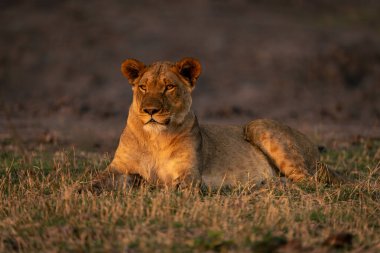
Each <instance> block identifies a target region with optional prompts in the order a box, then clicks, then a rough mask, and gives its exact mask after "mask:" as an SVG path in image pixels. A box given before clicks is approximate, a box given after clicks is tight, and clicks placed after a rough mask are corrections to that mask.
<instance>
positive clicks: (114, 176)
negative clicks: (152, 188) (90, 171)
mask: <svg viewBox="0 0 380 253" xmlns="http://www.w3.org/2000/svg"><path fill="white" fill-rule="evenodd" d="M142 180H143V179H142V177H141V176H139V175H137V174H126V173H120V172H119V171H118V170H117V169H115V168H114V167H112V166H111V165H110V166H108V167H107V168H106V169H105V170H104V171H103V172H101V173H100V174H99V175H97V176H96V177H95V179H94V180H92V181H91V182H89V183H88V184H87V185H85V186H84V187H82V188H81V190H80V191H83V190H87V191H91V192H94V193H97V194H98V193H101V192H103V191H112V190H124V189H128V188H130V187H134V186H138V185H140V184H141V182H142Z"/></svg>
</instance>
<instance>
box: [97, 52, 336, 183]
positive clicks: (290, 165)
mask: <svg viewBox="0 0 380 253" xmlns="http://www.w3.org/2000/svg"><path fill="white" fill-rule="evenodd" d="M121 71H122V73H123V74H124V75H125V76H126V77H127V78H128V80H129V82H130V84H131V85H132V89H133V102H132V104H131V106H130V109H129V116H128V120H127V125H126V127H125V129H124V131H123V133H122V135H121V138H120V143H119V146H118V148H117V150H116V153H115V156H114V159H113V161H112V163H111V164H110V165H109V167H108V168H107V170H106V171H105V173H104V174H103V175H102V176H101V177H100V178H99V179H98V180H96V182H95V184H94V185H95V186H96V187H105V186H106V185H108V183H109V182H110V180H109V178H112V179H117V180H111V181H112V182H113V183H115V182H116V183H117V182H123V183H128V184H130V183H133V182H136V180H137V181H138V180H140V179H143V180H144V181H147V182H148V183H152V184H159V185H165V186H169V187H172V186H179V185H183V186H188V185H189V184H202V185H206V186H208V187H221V186H226V185H228V186H234V185H239V184H246V183H247V182H249V183H252V184H258V183H261V182H263V181H264V180H266V179H268V178H271V177H273V176H274V175H280V174H282V175H285V176H286V177H288V178H289V179H291V180H293V181H300V180H304V179H307V178H311V177H312V176H313V175H316V172H317V171H318V169H319V168H322V169H323V173H319V174H320V175H323V178H322V177H320V179H321V180H323V181H327V182H331V181H333V180H334V179H333V174H332V173H330V171H329V170H328V169H327V168H326V166H324V165H323V166H321V163H320V162H319V152H318V149H317V147H316V146H315V145H314V144H313V143H312V142H311V141H310V140H309V139H308V138H307V137H306V136H305V135H303V134H302V133H300V132H298V131H297V130H294V129H292V128H290V127H287V126H284V125H282V124H280V123H278V122H276V121H272V120H265V119H264V120H254V121H252V122H250V123H249V124H247V125H246V126H212V125H199V124H198V121H197V118H196V116H195V115H194V113H193V112H192V110H191V103H192V99H191V92H192V90H193V89H194V87H195V83H196V80H197V78H198V77H199V75H200V72H201V66H200V64H199V62H198V61H197V60H195V59H193V58H184V59H182V60H181V61H179V62H177V63H172V62H157V63H154V64H152V65H150V66H146V65H145V64H143V63H141V62H139V61H137V60H133V59H128V60H126V61H125V62H124V63H123V64H122V66H121ZM110 175H111V176H112V177H110ZM317 176H318V174H317ZM106 182H108V183H106Z"/></svg>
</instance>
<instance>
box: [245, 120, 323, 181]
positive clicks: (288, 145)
mask: <svg viewBox="0 0 380 253" xmlns="http://www.w3.org/2000/svg"><path fill="white" fill-rule="evenodd" d="M244 131H245V133H244V135H245V138H246V140H247V141H249V142H250V143H252V144H253V145H256V146H257V147H259V148H260V149H261V151H262V152H263V153H264V154H265V155H266V156H267V157H268V158H269V159H270V160H271V161H272V162H273V164H274V165H275V166H276V167H277V168H278V169H279V171H280V172H281V173H282V174H284V175H285V176H286V177H288V178H289V179H291V180H292V181H302V180H304V179H306V178H310V177H311V176H312V175H314V174H315V166H316V164H317V162H318V160H319V151H318V148H317V147H316V146H315V145H314V144H313V143H312V142H311V141H310V140H309V139H308V138H307V137H306V136H305V135H304V134H302V133H300V132H298V131H297V130H294V129H292V128H290V127H288V126H285V125H282V124H280V123H279V122H276V121H273V120H268V119H260V120H254V121H252V122H250V123H249V124H248V125H246V126H245V130H244Z"/></svg>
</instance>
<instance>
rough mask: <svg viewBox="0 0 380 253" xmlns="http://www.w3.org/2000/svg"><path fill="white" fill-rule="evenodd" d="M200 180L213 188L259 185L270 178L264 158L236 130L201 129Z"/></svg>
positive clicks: (242, 133) (219, 127)
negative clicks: (257, 183)
mask: <svg viewBox="0 0 380 253" xmlns="http://www.w3.org/2000/svg"><path fill="white" fill-rule="evenodd" d="M200 128H201V133H202V144H203V147H202V159H203V172H202V178H203V180H204V181H205V183H206V184H208V185H212V186H220V185H221V184H225V185H236V184H244V183H246V182H248V181H250V182H261V181H263V180H265V179H267V178H270V177H272V176H273V174H274V172H273V169H272V166H271V165H270V164H269V162H268V159H267V158H266V157H265V155H264V154H263V153H262V152H261V151H260V150H259V149H258V148H257V147H255V146H253V145H252V144H250V143H249V142H247V141H245V139H244V131H243V128H242V127H239V126H220V125H202V126H200Z"/></svg>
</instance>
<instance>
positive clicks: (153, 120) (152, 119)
mask: <svg viewBox="0 0 380 253" xmlns="http://www.w3.org/2000/svg"><path fill="white" fill-rule="evenodd" d="M169 122H170V118H167V119H165V120H164V121H163V122H159V121H157V120H155V119H154V118H153V117H151V118H150V120H148V121H147V122H146V123H145V125H148V124H159V125H168V124H169Z"/></svg>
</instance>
